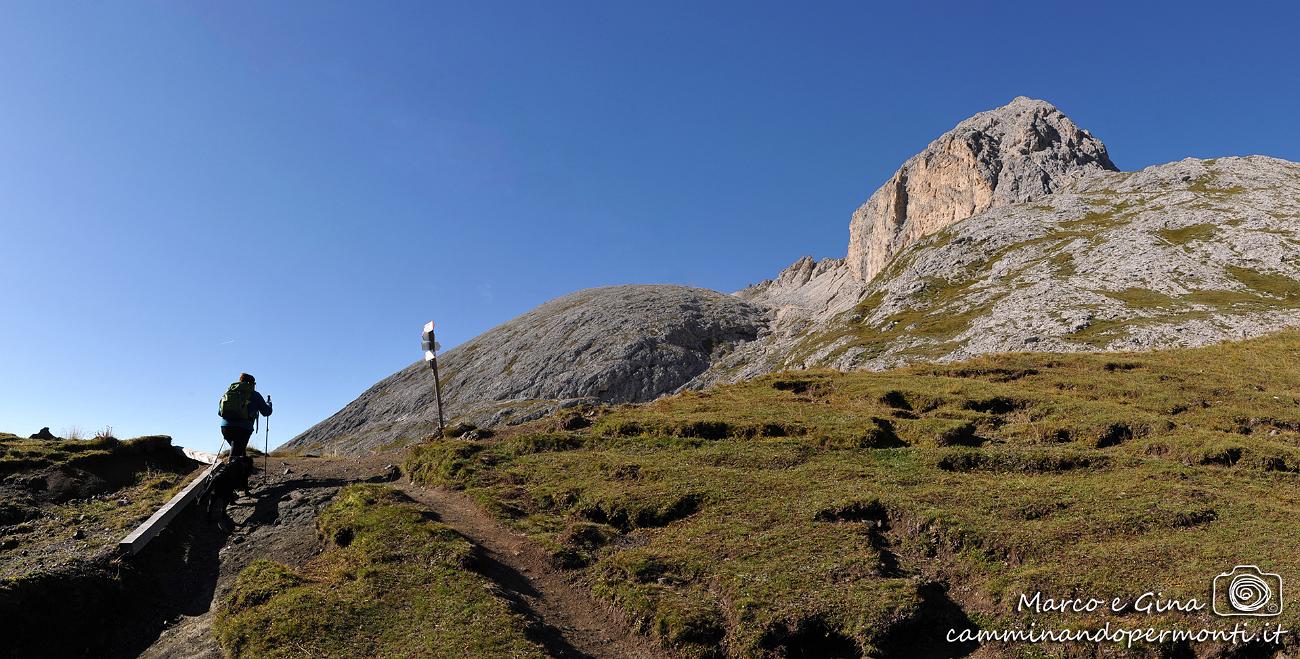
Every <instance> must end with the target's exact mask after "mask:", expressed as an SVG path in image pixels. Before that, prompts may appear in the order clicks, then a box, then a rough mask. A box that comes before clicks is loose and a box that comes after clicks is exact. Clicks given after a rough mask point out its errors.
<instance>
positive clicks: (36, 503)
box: [0, 433, 193, 586]
mask: <svg viewBox="0 0 1300 659" xmlns="http://www.w3.org/2000/svg"><path fill="white" fill-rule="evenodd" d="M171 451H172V448H171V439H170V438H169V437H165V436H149V437H138V438H135V439H128V440H117V439H114V438H112V437H108V438H98V439H92V440H40V439H24V438H20V437H17V436H15V435H11V434H9V433H0V481H4V482H3V483H0V492H2V493H3V496H0V576H3V577H5V578H14V577H20V576H23V575H25V574H27V573H29V572H40V571H44V570H47V569H50V568H52V567H55V566H57V565H58V564H59V563H61V562H65V561H66V560H70V559H72V558H90V557H92V556H95V555H96V554H98V553H100V552H103V551H106V550H109V549H111V548H113V547H115V546H116V544H117V542H118V541H119V540H120V539H121V538H122V537H123V536H125V535H126V534H127V533H129V532H130V531H131V529H133V528H135V526H137V525H138V524H139V523H140V522H142V521H144V520H145V519H147V518H148V517H149V515H151V514H152V513H153V512H154V510H156V509H157V508H158V507H159V506H161V505H162V504H163V503H165V502H166V501H167V500H168V499H169V498H171V496H172V495H173V494H175V492H176V491H177V490H179V489H180V487H181V486H182V485H183V484H184V483H185V482H186V480H187V478H188V476H187V475H186V474H185V473H184V472H185V471H186V470H188V468H189V467H188V465H190V464H193V463H188V462H186V461H184V460H181V459H180V458H176V457H174V456H171V455H168V454H169V453H170V452H171ZM155 456H156V457H155ZM114 463H116V464H117V465H118V468H117V469H115V471H122V472H126V473H121V474H118V475H117V476H116V478H119V479H120V480H121V482H114V483H109V484H106V485H104V486H103V487H102V488H101V489H103V490H104V491H103V492H101V493H100V494H99V495H98V496H87V497H74V498H69V499H68V500H61V499H60V500H56V501H49V500H47V499H49V496H48V495H49V494H50V491H49V489H48V488H49V487H50V486H48V485H47V484H46V483H47V479H46V478H45V476H44V475H47V474H50V473H58V474H60V475H66V476H69V477H72V478H82V476H79V475H78V472H79V471H80V470H83V469H84V470H90V471H91V472H96V471H101V470H103V469H105V468H109V469H112V468H113V464H114ZM38 476H39V477H40V478H41V481H40V482H41V484H40V486H39V487H28V488H24V487H21V486H18V485H17V484H16V481H22V480H25V479H28V478H32V477H38ZM67 496H68V497H72V496H73V495H72V494H68V495H67ZM74 529H79V530H80V531H81V532H82V533H83V534H84V538H81V539H77V538H74V537H73V531H74ZM0 586H3V584H2V583H0Z"/></svg>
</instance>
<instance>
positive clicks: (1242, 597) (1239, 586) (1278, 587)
mask: <svg viewBox="0 0 1300 659" xmlns="http://www.w3.org/2000/svg"><path fill="white" fill-rule="evenodd" d="M1214 613H1215V615H1220V616H1256V617H1269V616H1275V615H1279V614H1281V613H1282V577H1281V575H1277V574H1273V573H1271V572H1264V571H1262V570H1260V569H1259V568H1258V567H1256V566H1254V565H1238V566H1237V567H1234V568H1232V571H1231V572H1224V573H1223V574H1220V575H1219V576H1217V577H1215V578H1214Z"/></svg>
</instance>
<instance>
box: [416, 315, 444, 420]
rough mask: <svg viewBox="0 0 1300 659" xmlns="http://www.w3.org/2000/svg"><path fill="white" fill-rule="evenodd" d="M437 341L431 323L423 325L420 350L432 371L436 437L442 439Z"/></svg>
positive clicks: (440, 386) (440, 388) (440, 385)
mask: <svg viewBox="0 0 1300 659" xmlns="http://www.w3.org/2000/svg"><path fill="white" fill-rule="evenodd" d="M439 347H440V346H439V345H438V340H437V339H436V338H434V336H433V321H432V320H431V321H429V322H427V323H425V324H424V331H423V332H421V333H420V348H422V349H423V350H424V361H426V362H429V367H430V368H432V369H433V395H434V397H435V398H437V399H438V436H439V437H442V433H443V431H444V424H445V422H444V421H443V418H442V383H441V382H440V381H439V379H438V348H439Z"/></svg>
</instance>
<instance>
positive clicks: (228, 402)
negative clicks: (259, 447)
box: [217, 373, 271, 460]
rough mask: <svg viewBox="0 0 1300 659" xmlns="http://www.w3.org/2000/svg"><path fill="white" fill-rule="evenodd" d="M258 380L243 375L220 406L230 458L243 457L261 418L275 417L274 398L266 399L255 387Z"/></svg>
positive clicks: (227, 391) (245, 374)
mask: <svg viewBox="0 0 1300 659" xmlns="http://www.w3.org/2000/svg"><path fill="white" fill-rule="evenodd" d="M256 386H257V380H256V379H254V378H253V376H251V375H249V374H247V373H240V374H239V382H236V383H234V384H232V385H230V388H229V389H227V390H226V395H224V396H222V397H221V403H220V404H218V405H217V414H218V415H219V416H220V417H221V436H222V437H224V438H225V440H226V441H227V442H230V459H231V460H234V459H236V458H242V457H246V456H245V451H246V449H247V448H248V439H249V438H250V437H252V436H253V423H254V422H255V421H257V415H258V414H261V415H262V416H271V401H270V398H269V397H268V398H266V399H263V398H262V394H259V393H257V390H256V389H255V387H256Z"/></svg>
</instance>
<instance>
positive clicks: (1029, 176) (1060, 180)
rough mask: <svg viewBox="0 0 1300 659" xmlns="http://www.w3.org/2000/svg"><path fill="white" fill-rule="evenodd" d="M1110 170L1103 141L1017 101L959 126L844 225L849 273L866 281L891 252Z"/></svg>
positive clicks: (1045, 109)
mask: <svg viewBox="0 0 1300 659" xmlns="http://www.w3.org/2000/svg"><path fill="white" fill-rule="evenodd" d="M1114 170H1115V165H1113V164H1112V163H1111V161H1110V157H1109V156H1108V155H1107V154H1106V147H1105V145H1103V144H1102V143H1101V141H1100V140H1098V139H1097V138H1095V137H1093V136H1092V135H1090V134H1089V133H1088V131H1086V130H1083V129H1081V128H1079V127H1078V126H1076V125H1075V124H1074V122H1072V121H1070V119H1069V118H1068V117H1066V116H1065V115H1064V114H1062V113H1061V111H1060V110H1058V109H1056V108H1055V107H1054V106H1052V104H1050V103H1047V102H1045V101H1039V100H1034V99H1030V98H1025V97H1023V96H1021V97H1019V98H1016V99H1015V100H1013V101H1011V103H1009V104H1007V105H1005V106H1003V107H1000V108H997V109H996V110H989V111H987V112H981V113H979V114H977V115H975V116H973V117H971V118H970V119H967V120H965V121H963V122H961V123H959V124H957V127H956V128H953V129H952V130H950V131H948V132H947V133H944V134H943V135H942V136H940V137H939V139H937V140H935V141H933V142H931V143H930V145H929V146H927V147H926V148H925V150H924V151H921V152H920V153H918V154H916V155H915V156H913V157H912V158H910V159H908V161H907V162H905V163H903V166H902V167H901V168H899V170H898V171H897V172H896V173H895V174H894V176H893V177H892V178H890V179H889V181H888V182H886V183H885V184H884V185H883V186H881V187H880V189H879V190H876V192H875V194H873V195H871V198H870V199H868V200H867V203H865V204H863V205H862V207H860V208H858V210H857V212H855V213H854V214H853V219H852V220H851V221H850V222H849V250H848V257H847V259H846V263H847V266H848V269H849V273H850V274H851V275H852V276H853V277H854V278H856V279H858V280H859V281H864V282H865V281H870V280H871V279H873V278H874V277H875V276H876V275H877V274H878V273H879V272H880V271H881V270H882V269H883V268H884V267H885V265H886V264H888V263H889V261H890V260H891V259H893V258H894V256H895V255H896V254H898V253H899V252H901V251H903V250H904V249H906V248H907V247H908V246H909V245H911V244H912V243H914V242H916V241H917V240H919V239H921V238H924V237H925V236H928V235H930V234H933V233H935V232H937V231H939V230H941V229H943V228H944V227H947V226H950V225H952V224H953V223H955V222H959V221H961V220H964V219H966V218H968V217H970V216H972V215H975V214H977V213H982V212H984V211H986V210H988V209H990V208H997V207H999V206H1006V205H1009V204H1014V203H1019V202H1024V201H1031V200H1034V199H1038V198H1040V197H1043V196H1044V195H1047V194H1050V193H1051V192H1053V191H1054V190H1057V189H1059V188H1061V187H1063V186H1065V185H1067V184H1069V183H1072V182H1073V181H1076V180H1078V179H1079V178H1081V177H1083V176H1085V175H1087V174H1089V173H1093V172H1099V171H1114Z"/></svg>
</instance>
